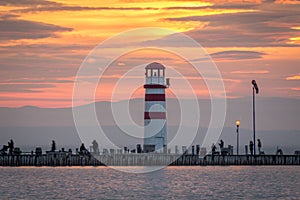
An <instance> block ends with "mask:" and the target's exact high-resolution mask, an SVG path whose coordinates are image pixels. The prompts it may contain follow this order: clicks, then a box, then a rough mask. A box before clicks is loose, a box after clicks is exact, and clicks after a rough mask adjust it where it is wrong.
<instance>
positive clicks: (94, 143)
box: [92, 140, 99, 155]
mask: <svg viewBox="0 0 300 200" xmlns="http://www.w3.org/2000/svg"><path fill="white" fill-rule="evenodd" d="M92 144H93V152H94V154H96V155H98V154H99V145H98V143H97V141H96V140H93V142H92Z"/></svg>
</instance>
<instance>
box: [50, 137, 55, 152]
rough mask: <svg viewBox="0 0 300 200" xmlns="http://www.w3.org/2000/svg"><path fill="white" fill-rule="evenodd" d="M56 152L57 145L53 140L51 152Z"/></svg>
mask: <svg viewBox="0 0 300 200" xmlns="http://www.w3.org/2000/svg"><path fill="white" fill-rule="evenodd" d="M55 150H56V144H55V141H54V140H52V144H51V151H52V152H54V151H55Z"/></svg>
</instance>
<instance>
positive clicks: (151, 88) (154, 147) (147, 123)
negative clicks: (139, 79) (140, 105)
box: [144, 62, 169, 152]
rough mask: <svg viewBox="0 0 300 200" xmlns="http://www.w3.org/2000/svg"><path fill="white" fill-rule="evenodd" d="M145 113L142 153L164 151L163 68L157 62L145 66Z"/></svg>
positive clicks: (165, 126)
mask: <svg viewBox="0 0 300 200" xmlns="http://www.w3.org/2000/svg"><path fill="white" fill-rule="evenodd" d="M145 75H146V84H145V85H144V88H145V89H146V93H145V113H144V135H145V138H144V152H153V151H164V152H165V151H166V149H167V119H166V95H165V89H166V88H167V87H168V85H169V80H168V79H167V85H166V84H165V67H164V66H163V65H162V64H160V63H157V62H153V63H151V64H149V65H147V66H146V74H145Z"/></svg>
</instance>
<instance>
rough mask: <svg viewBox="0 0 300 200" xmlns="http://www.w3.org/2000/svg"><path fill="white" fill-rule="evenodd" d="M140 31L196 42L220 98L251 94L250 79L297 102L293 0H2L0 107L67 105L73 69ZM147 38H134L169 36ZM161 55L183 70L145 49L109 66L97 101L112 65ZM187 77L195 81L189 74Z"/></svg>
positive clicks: (298, 34)
mask: <svg viewBox="0 0 300 200" xmlns="http://www.w3.org/2000/svg"><path fill="white" fill-rule="evenodd" d="M143 27H160V28H168V29H171V30H173V31H176V32H181V33H185V34H187V35H188V36H190V37H191V38H193V39H194V40H196V41H197V42H198V43H199V44H201V45H202V46H203V47H204V48H205V50H206V51H207V52H208V53H209V54H210V56H211V57H212V59H213V60H214V61H215V63H216V65H217V67H218V69H219V71H220V72H221V75H222V77H223V80H224V84H225V89H226V96H227V98H239V97H247V96H250V95H251V80H252V79H256V80H257V82H258V83H259V85H260V88H261V95H262V96H264V97H284V98H294V99H300V1H251V0H249V1H245V0H244V1H217V0H216V1H203V2H201V1H180V0H176V1H153V0H152V1H148V0H144V1H134V0H119V1H117V0H111V1H103V0H102V1H97V0H73V1H70V0H56V1H55V0H53V1H45V0H5V1H1V2H0V40H1V43H0V61H1V62H0V107H20V106H25V105H31V106H39V107H70V106H71V105H72V92H73V83H74V80H75V77H76V73H77V70H78V69H79V67H80V65H81V63H82V62H83V60H84V59H85V57H86V56H87V55H88V54H89V52H90V51H91V50H92V49H93V48H94V47H95V46H96V45H97V44H99V43H101V42H103V41H104V40H106V39H108V38H110V37H112V36H114V35H117V34H119V33H120V32H123V31H128V30H131V29H136V28H143ZM154 37H155V38H141V40H143V39H145V42H147V41H149V39H155V40H156V41H164V42H165V44H168V40H172V37H174V35H166V34H164V33H156V34H154ZM175 37H176V36H175ZM129 42H130V41H129ZM115 48H122V47H118V46H116V47H115ZM178 48H182V47H181V46H178ZM111 50H112V51H113V49H111ZM103 53H104V54H105V53H107V54H109V52H103ZM125 57H126V56H125ZM166 58H169V61H168V63H167V66H170V67H173V68H181V69H182V68H183V67H184V66H183V65H182V63H180V62H177V61H178V60H176V58H174V56H172V55H169V54H168V53H162V54H157V53H156V52H151V51H146V50H145V51H139V52H134V53H132V54H130V55H128V56H127V57H126V59H123V60H122V58H120V59H119V60H118V61H115V62H114V63H115V64H114V65H115V67H112V68H111V70H110V72H108V73H109V75H110V77H111V79H109V80H110V81H106V83H104V84H103V85H102V88H103V89H102V90H101V92H98V93H97V100H109V99H110V96H109V93H110V91H111V89H112V88H113V85H114V84H113V81H112V80H113V79H114V78H115V79H117V78H118V77H119V76H118V75H120V74H119V73H120V70H119V68H122V69H123V70H124V69H125V71H126V66H131V65H139V64H142V63H143V62H144V63H145V62H148V63H149V62H152V61H159V62H162V63H164V60H166ZM171 58H172V59H171ZM123 73H125V72H123ZM170 76H171V80H172V75H171V74H170ZM140 77H141V78H143V77H144V74H143V73H141V74H140ZM187 77H189V78H190V79H191V80H193V78H195V77H193V72H192V71H189V72H187ZM175 80H176V79H175ZM175 80H174V81H175ZM174 81H173V82H174ZM205 90H206V88H205V85H204V86H203V88H201V87H200V86H199V87H198V88H196V93H197V95H198V96H199V98H208V97H209V94H208V93H207V92H206V91H205ZM143 92H144V91H143V89H142V88H141V89H139V90H137V91H136V92H135V93H136V94H134V97H142V95H143ZM118 98H119V99H120V100H121V99H123V98H125V96H122V94H120V95H118Z"/></svg>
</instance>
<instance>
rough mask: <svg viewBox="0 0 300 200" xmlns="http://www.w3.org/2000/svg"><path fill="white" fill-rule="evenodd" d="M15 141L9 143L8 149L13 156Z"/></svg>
mask: <svg viewBox="0 0 300 200" xmlns="http://www.w3.org/2000/svg"><path fill="white" fill-rule="evenodd" d="M14 146H15V145H14V141H13V140H10V142H8V149H9V151H8V152H9V154H13V151H14Z"/></svg>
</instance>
